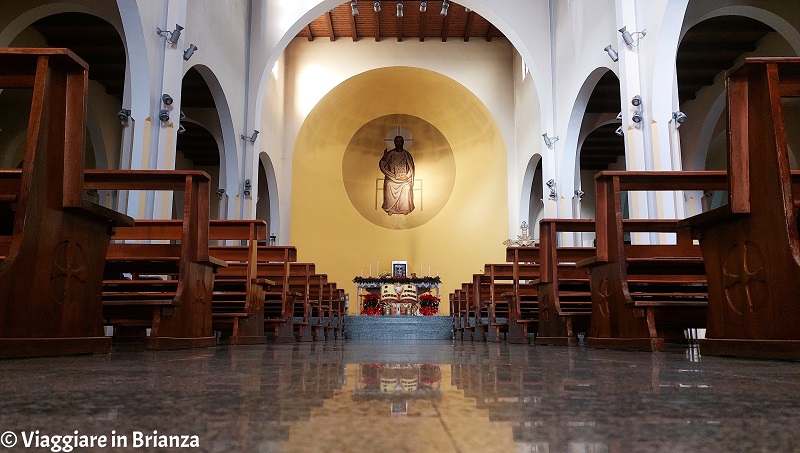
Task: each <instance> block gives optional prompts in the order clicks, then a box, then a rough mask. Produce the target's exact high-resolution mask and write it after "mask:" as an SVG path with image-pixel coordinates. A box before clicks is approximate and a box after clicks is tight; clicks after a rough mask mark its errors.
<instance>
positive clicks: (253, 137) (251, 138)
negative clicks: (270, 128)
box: [242, 129, 259, 143]
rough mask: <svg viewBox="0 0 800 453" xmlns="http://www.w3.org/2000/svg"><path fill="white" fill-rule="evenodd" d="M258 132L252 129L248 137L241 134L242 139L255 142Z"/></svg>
mask: <svg viewBox="0 0 800 453" xmlns="http://www.w3.org/2000/svg"><path fill="white" fill-rule="evenodd" d="M258 134H259V132H258V131H257V130H255V129H254V130H253V134H252V135H251V136H249V137H248V136H246V135H244V134H242V140H249V141H250V143H255V142H256V138H257V137H258Z"/></svg>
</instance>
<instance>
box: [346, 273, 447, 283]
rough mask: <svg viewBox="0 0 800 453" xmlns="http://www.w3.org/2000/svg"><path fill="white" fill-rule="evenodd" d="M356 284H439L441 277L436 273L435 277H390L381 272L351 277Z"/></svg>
mask: <svg viewBox="0 0 800 453" xmlns="http://www.w3.org/2000/svg"><path fill="white" fill-rule="evenodd" d="M353 283H356V284H371V285H375V286H380V285H383V284H386V283H399V284H401V285H405V284H408V283H415V284H427V285H428V286H433V285H439V284H441V283H442V279H441V278H439V276H438V275H437V276H436V277H392V276H391V275H390V274H388V273H386V274H381V275H379V276H377V277H356V278H354V279H353Z"/></svg>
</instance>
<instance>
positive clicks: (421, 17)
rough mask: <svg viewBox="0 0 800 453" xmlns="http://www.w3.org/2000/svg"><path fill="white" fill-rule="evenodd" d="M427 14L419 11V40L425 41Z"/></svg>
mask: <svg viewBox="0 0 800 453" xmlns="http://www.w3.org/2000/svg"><path fill="white" fill-rule="evenodd" d="M427 18H428V14H426V13H420V15H419V42H425V22H426V20H427Z"/></svg>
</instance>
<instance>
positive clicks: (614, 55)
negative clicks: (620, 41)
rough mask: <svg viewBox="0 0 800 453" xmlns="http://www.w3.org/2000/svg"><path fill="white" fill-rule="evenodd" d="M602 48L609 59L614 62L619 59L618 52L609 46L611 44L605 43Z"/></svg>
mask: <svg viewBox="0 0 800 453" xmlns="http://www.w3.org/2000/svg"><path fill="white" fill-rule="evenodd" d="M603 50H605V51H606V53H607V54H608V56H609V57H611V61H614V62H616V61H618V60H619V54H618V53H617V51H616V50H614V48H613V47H611V44H609V45H607V46H606V47H605V49H603Z"/></svg>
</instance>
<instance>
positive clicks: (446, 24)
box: [442, 14, 450, 42]
mask: <svg viewBox="0 0 800 453" xmlns="http://www.w3.org/2000/svg"><path fill="white" fill-rule="evenodd" d="M449 29H450V15H449V14H447V15H445V16H444V18H443V19H442V42H446V41H447V34H448V33H449Z"/></svg>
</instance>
